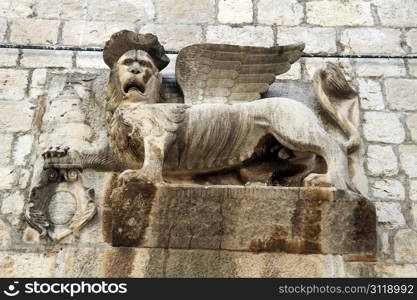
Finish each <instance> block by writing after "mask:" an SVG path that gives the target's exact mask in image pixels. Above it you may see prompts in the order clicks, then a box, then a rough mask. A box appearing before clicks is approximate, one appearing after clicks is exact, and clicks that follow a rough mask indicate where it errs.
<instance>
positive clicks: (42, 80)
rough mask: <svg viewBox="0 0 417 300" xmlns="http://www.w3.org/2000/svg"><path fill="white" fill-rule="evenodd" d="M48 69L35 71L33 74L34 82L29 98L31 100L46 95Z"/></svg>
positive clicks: (32, 81) (31, 85) (32, 82)
mask: <svg viewBox="0 0 417 300" xmlns="http://www.w3.org/2000/svg"><path fill="white" fill-rule="evenodd" d="M46 74H47V70H46V69H35V70H33V73H32V80H31V84H30V90H29V96H30V97H31V98H35V99H36V98H38V97H39V96H42V95H44V94H45V84H46Z"/></svg>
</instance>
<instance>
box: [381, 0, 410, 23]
mask: <svg viewBox="0 0 417 300" xmlns="http://www.w3.org/2000/svg"><path fill="white" fill-rule="evenodd" d="M374 3H375V5H376V6H377V11H378V16H379V18H380V20H381V24H382V25H385V26H392V27H415V26H417V3H416V1H414V0H403V1H401V3H399V2H398V1H396V0H377V1H374Z"/></svg>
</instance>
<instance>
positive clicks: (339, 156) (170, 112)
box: [43, 31, 360, 191]
mask: <svg viewBox="0 0 417 300" xmlns="http://www.w3.org/2000/svg"><path fill="white" fill-rule="evenodd" d="M303 48H304V45H303V44H294V45H287V46H276V47H271V48H263V47H243V46H233V45H220V44H196V45H191V46H188V47H186V48H184V49H182V50H181V51H180V52H179V54H178V57H177V62H176V77H177V82H178V84H179V86H180V87H181V89H182V92H183V95H184V103H160V102H161V95H160V92H161V85H162V76H161V73H160V71H161V70H162V69H163V68H164V67H166V66H167V64H168V63H169V59H168V57H167V55H166V54H165V51H164V48H163V47H162V46H161V45H160V43H159V42H158V39H157V37H156V36H154V35H152V34H145V35H141V34H136V33H134V32H130V31H120V32H118V33H115V34H113V35H112V37H111V39H110V40H109V41H108V42H107V43H106V46H105V48H104V53H103V56H104V60H105V62H106V64H107V65H108V66H109V67H110V68H111V73H110V79H109V84H108V100H107V106H106V107H107V124H108V142H109V146H108V148H106V151H103V152H102V153H78V152H71V151H68V150H67V149H62V150H61V149H50V150H48V151H46V152H45V153H44V154H43V156H44V158H45V168H51V167H52V168H66V167H68V166H71V167H74V166H79V167H80V168H95V169H99V170H110V171H119V172H121V173H120V175H119V177H118V182H119V184H121V185H123V184H125V183H126V182H132V181H137V182H144V183H160V182H164V180H167V181H171V180H173V179H172V178H174V179H175V178H177V179H178V178H181V179H184V178H196V177H198V176H202V175H205V174H213V173H224V172H230V171H232V170H233V171H236V170H237V172H239V170H243V169H245V168H247V167H248V166H249V165H251V164H253V165H255V166H257V164H259V162H260V161H262V159H263V158H265V157H268V160H267V162H268V163H267V164H264V165H267V168H268V167H269V168H274V166H276V165H274V160H278V159H279V157H280V155H281V156H282V153H281V152H280V149H283V148H285V149H290V150H292V151H295V152H306V153H311V154H313V155H317V156H320V157H322V158H323V159H324V161H325V163H326V169H325V171H324V172H323V173H317V172H313V173H310V174H304V175H303V182H304V185H305V186H333V187H335V188H337V189H341V190H351V191H357V190H356V188H355V187H354V186H353V184H352V182H351V179H350V177H349V174H348V164H347V153H348V152H349V151H353V150H354V149H355V148H356V147H357V146H358V144H359V142H360V140H359V135H358V133H357V132H356V130H355V128H354V126H353V125H352V124H351V123H350V122H349V121H348V120H347V119H345V118H344V117H343V116H342V115H341V114H340V113H339V112H338V111H337V110H336V109H335V108H334V106H333V105H332V104H331V101H330V100H331V99H334V98H351V97H353V96H354V95H355V92H354V91H353V90H352V89H351V87H350V86H349V84H348V83H347V81H346V80H345V78H344V76H343V75H342V73H341V72H340V71H339V70H338V69H337V68H336V67H335V66H333V65H328V67H327V68H326V69H324V70H319V71H318V72H316V74H315V76H314V87H315V92H316V96H317V98H318V100H319V102H320V103H321V105H322V108H323V109H324V110H325V111H326V112H328V113H329V115H330V116H331V117H332V118H333V119H334V120H335V121H336V122H337V124H338V125H339V126H340V127H341V129H342V130H343V131H344V132H345V134H346V135H347V137H348V141H347V142H346V143H344V144H342V143H340V142H338V141H337V140H336V139H335V138H333V137H332V136H331V135H329V134H328V133H327V132H326V131H325V129H324V128H323V127H322V126H321V124H320V122H319V121H318V119H317V117H316V115H315V114H314V113H313V112H312V111H311V110H310V109H309V108H308V107H306V106H305V105H303V104H302V103H300V102H297V101H295V100H292V99H288V98H265V99H260V98H261V94H262V93H264V92H266V91H267V90H268V87H269V85H270V84H271V83H273V82H274V80H275V75H277V74H282V73H284V72H286V71H288V70H289V69H290V66H291V64H292V63H294V62H295V61H296V60H297V59H299V57H300V56H301V53H302V50H303ZM202 102H204V103H202ZM207 102H211V103H209V104H208V103H207ZM271 166H272V167H271ZM277 168H278V167H277ZM178 180H179V181H180V182H181V180H180V179H178ZM184 180H185V179H184ZM243 183H245V182H243Z"/></svg>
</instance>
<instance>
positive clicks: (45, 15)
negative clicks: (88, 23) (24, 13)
mask: <svg viewBox="0 0 417 300" xmlns="http://www.w3.org/2000/svg"><path fill="white" fill-rule="evenodd" d="M86 8H87V7H86V5H85V1H83V0H55V1H49V0H36V5H35V10H36V16H37V17H38V18H42V19H84V17H85V16H86Z"/></svg>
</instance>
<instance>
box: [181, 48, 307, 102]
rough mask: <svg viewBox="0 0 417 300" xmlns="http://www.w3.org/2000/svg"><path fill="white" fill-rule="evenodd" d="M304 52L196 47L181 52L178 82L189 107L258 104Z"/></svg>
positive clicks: (297, 50) (295, 49)
mask: <svg viewBox="0 0 417 300" xmlns="http://www.w3.org/2000/svg"><path fill="white" fill-rule="evenodd" d="M303 49H304V44H292V45H286V46H275V47H270V48H265V47H247V46H234V45H224V44H195V45H191V46H188V47H185V48H184V49H182V50H181V51H180V52H179V54H178V57H177V62H176V67H175V73H176V78H177V82H178V84H179V85H180V87H181V89H182V91H183V94H184V102H185V103H187V104H192V103H199V102H221V103H227V102H231V101H251V100H257V99H260V97H261V93H264V92H266V91H267V90H268V88H269V85H270V84H271V83H273V82H274V80H275V75H278V74H282V73H285V72H287V71H288V70H289V69H290V67H291V64H292V63H294V62H295V61H297V60H298V59H299V58H300V56H301V54H302V51H303Z"/></svg>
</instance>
